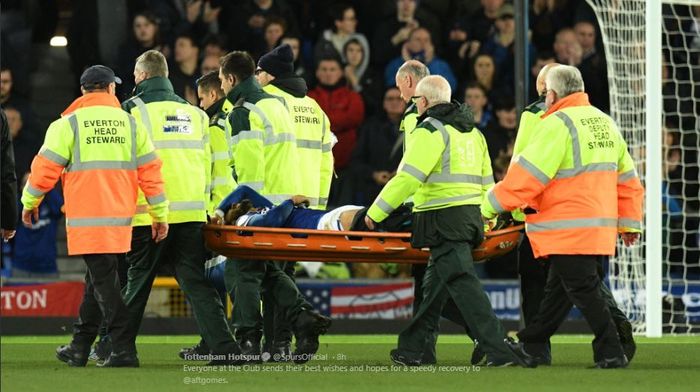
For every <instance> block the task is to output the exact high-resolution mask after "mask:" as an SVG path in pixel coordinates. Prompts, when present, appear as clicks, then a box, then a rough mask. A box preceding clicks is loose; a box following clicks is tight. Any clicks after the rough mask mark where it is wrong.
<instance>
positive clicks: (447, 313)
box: [411, 264, 474, 363]
mask: <svg viewBox="0 0 700 392" xmlns="http://www.w3.org/2000/svg"><path fill="white" fill-rule="evenodd" d="M427 268H428V266H427V265H425V264H414V265H413V266H412V268H411V274H412V275H413V315H414V316H415V315H416V313H417V312H418V308H420V304H421V302H423V277H424V276H425V271H426V269H427ZM440 315H441V316H442V317H444V318H446V319H448V320H450V321H452V322H453V323H455V324H457V325H460V326H462V327H464V332H465V333H466V334H467V336H469V338H470V339H471V340H474V338H473V337H472V333H471V331H470V330H469V327H468V326H467V322H466V321H464V319H463V318H462V315H461V314H460V313H459V308H457V305H455V301H453V300H452V298H449V299H448V300H447V302H445V306H444V307H443V308H442V313H441V314H440ZM438 333H439V330H436V331H435V334H433V338H432V339H429V340H428V343H427V344H426V345H425V350H424V351H423V363H434V362H435V361H436V354H435V345H436V344H437V337H438Z"/></svg>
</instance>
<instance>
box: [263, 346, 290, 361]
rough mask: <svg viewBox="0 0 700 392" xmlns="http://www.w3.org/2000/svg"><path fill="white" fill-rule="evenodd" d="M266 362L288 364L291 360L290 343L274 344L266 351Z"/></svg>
mask: <svg viewBox="0 0 700 392" xmlns="http://www.w3.org/2000/svg"><path fill="white" fill-rule="evenodd" d="M268 355H269V357H268V362H289V361H290V360H291V359H292V343H291V342H280V343H274V344H273V345H272V346H271V347H270V349H269V351H268Z"/></svg>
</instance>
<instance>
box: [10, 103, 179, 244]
mask: <svg viewBox="0 0 700 392" xmlns="http://www.w3.org/2000/svg"><path fill="white" fill-rule="evenodd" d="M161 165H162V163H161V161H160V159H159V158H158V156H157V155H156V153H155V150H154V148H153V143H152V142H151V140H150V138H149V137H148V134H147V131H146V129H145V128H144V126H143V124H141V123H140V122H138V121H136V119H135V118H134V117H133V116H131V115H130V114H128V113H126V112H124V111H123V110H121V108H120V106H119V101H118V100H117V99H116V97H114V96H113V95H110V94H108V93H103V92H95V93H88V94H86V95H84V96H82V97H80V98H78V99H77V100H76V101H75V102H73V104H71V106H70V107H69V108H68V109H67V110H66V111H65V112H64V113H63V117H62V118H60V119H58V120H56V121H54V122H53V123H52V124H51V125H50V126H49V129H48V130H47V131H46V138H45V139H44V144H43V146H42V147H41V150H40V151H39V154H38V155H37V156H36V157H35V158H34V161H33V162H32V168H31V175H30V176H29V180H28V181H27V185H26V186H25V188H24V192H23V194H22V204H23V205H24V208H26V209H29V210H31V209H34V208H36V207H37V206H38V205H39V203H41V200H42V198H43V196H44V194H46V193H47V192H48V191H50V190H51V188H53V187H54V186H55V185H56V182H57V181H58V180H59V178H60V179H61V181H62V183H63V194H64V199H65V212H66V231H67V234H68V253H69V254H70V255H81V254H95V253H125V252H128V251H129V250H130V248H131V231H132V228H131V220H132V217H133V216H134V213H135V212H136V197H137V195H138V193H137V192H138V189H139V187H140V188H141V189H142V190H143V192H144V193H145V194H146V196H147V199H148V202H149V204H150V214H151V216H152V217H153V218H154V219H155V220H156V221H160V222H164V221H166V219H167V215H168V202H167V200H166V198H165V193H164V188H163V180H162V178H161V174H160V168H161Z"/></svg>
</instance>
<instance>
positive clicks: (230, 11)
mask: <svg viewBox="0 0 700 392" xmlns="http://www.w3.org/2000/svg"><path fill="white" fill-rule="evenodd" d="M240 3H241V1H225V2H223V8H224V10H223V11H222V14H221V18H220V21H221V22H222V24H225V26H224V27H223V28H224V31H226V35H227V36H228V37H229V44H230V46H231V47H232V48H236V49H239V50H240V49H245V50H248V51H250V52H254V51H255V49H256V48H255V45H256V44H257V43H259V42H262V41H263V36H264V33H265V31H264V28H265V22H266V21H267V19H268V18H270V17H272V16H276V17H278V18H281V19H282V20H284V21H285V22H286V23H287V29H286V31H288V32H289V33H290V34H293V35H296V36H298V35H299V26H298V24H297V17H296V15H295V14H294V11H292V8H291V7H290V6H289V5H288V4H287V2H285V1H284V0H244V2H243V4H240Z"/></svg>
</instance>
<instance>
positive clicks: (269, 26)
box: [253, 15, 287, 59]
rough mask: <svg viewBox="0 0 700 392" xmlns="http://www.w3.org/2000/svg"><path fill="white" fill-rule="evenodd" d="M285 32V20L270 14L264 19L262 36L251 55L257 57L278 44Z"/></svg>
mask: <svg viewBox="0 0 700 392" xmlns="http://www.w3.org/2000/svg"><path fill="white" fill-rule="evenodd" d="M286 32H287V22H285V20H284V19H282V18H280V17H278V16H274V15H272V16H270V17H268V18H267V19H266V20H265V25H264V26H263V38H262V41H260V42H259V43H258V45H257V47H256V49H255V51H253V57H254V58H255V59H259V58H260V56H262V55H264V54H265V53H267V52H269V51H271V50H272V49H274V48H276V47H277V46H279V44H280V41H281V40H282V37H284V34H285V33H286Z"/></svg>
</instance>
